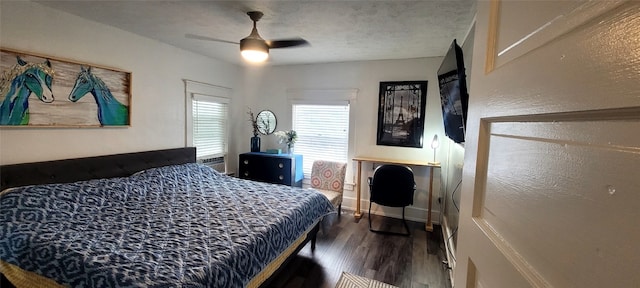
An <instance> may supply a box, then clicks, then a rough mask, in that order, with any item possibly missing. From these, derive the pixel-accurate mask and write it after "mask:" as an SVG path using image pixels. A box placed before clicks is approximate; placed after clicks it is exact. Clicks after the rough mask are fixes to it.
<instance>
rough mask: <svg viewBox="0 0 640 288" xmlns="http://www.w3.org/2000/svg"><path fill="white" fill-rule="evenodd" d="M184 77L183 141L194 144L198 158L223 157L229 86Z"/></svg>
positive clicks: (200, 159) (224, 153) (225, 149)
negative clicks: (184, 119)
mask: <svg viewBox="0 0 640 288" xmlns="http://www.w3.org/2000/svg"><path fill="white" fill-rule="evenodd" d="M183 81H184V84H185V96H186V97H185V108H186V111H185V115H186V131H185V132H186V133H185V144H186V145H187V146H189V147H192V146H193V147H196V158H197V159H198V161H200V162H211V160H215V159H212V158H222V159H223V160H222V161H224V158H225V156H226V154H227V149H228V148H227V146H228V145H227V140H228V139H227V138H228V137H229V136H228V135H229V132H228V127H227V126H228V122H229V120H228V117H229V116H228V114H229V112H228V110H229V103H230V95H231V89H230V88H226V87H222V86H217V85H211V84H207V83H203V82H197V81H191V80H187V79H184V80H183ZM216 161H219V159H218V160H216ZM209 164H212V165H213V164H218V163H217V162H215V163H209ZM222 166H226V164H225V163H223V165H222Z"/></svg>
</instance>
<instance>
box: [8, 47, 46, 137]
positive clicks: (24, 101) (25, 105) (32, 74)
mask: <svg viewBox="0 0 640 288" xmlns="http://www.w3.org/2000/svg"><path fill="white" fill-rule="evenodd" d="M16 58H17V60H18V64H16V65H14V66H13V67H11V69H9V70H8V71H5V72H4V73H3V75H2V79H1V81H0V95H4V97H5V98H4V100H3V101H2V105H0V125H28V124H29V96H31V94H35V95H36V97H38V99H40V101H42V102H44V103H51V102H53V100H54V98H53V92H51V82H52V81H53V73H54V70H53V69H52V68H51V62H49V60H46V61H45V62H44V63H27V62H26V61H24V60H22V59H21V58H20V56H17V57H16Z"/></svg>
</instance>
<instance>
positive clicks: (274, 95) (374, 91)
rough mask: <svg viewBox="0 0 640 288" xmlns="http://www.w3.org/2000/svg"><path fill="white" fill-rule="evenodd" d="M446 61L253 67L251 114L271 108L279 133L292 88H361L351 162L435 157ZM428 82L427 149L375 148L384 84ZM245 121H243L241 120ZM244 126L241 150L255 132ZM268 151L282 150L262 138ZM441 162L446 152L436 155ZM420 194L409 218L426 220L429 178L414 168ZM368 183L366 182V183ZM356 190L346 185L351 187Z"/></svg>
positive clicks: (349, 197)
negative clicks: (433, 144) (362, 158)
mask: <svg viewBox="0 0 640 288" xmlns="http://www.w3.org/2000/svg"><path fill="white" fill-rule="evenodd" d="M441 62H442V58H419V59H406V60H384V61H363V62H346V63H329V64H313V65H289V66H276V67H253V68H250V69H247V70H246V71H245V77H244V86H246V87H252V88H247V91H246V93H247V94H246V97H247V103H253V104H251V107H250V108H251V109H252V110H253V111H260V110H263V109H269V110H271V111H273V112H274V113H275V114H276V117H277V119H278V126H277V128H276V130H289V129H291V106H290V104H289V102H288V99H287V90H289V89H303V90H304V89H309V90H322V89H358V91H359V92H358V96H357V100H356V101H355V103H354V104H352V105H351V110H352V113H351V115H354V116H355V121H354V122H355V125H354V127H350V129H352V130H353V131H354V132H355V133H354V135H355V137H354V138H355V139H354V140H355V145H353V147H354V149H353V151H349V158H352V157H354V156H376V157H380V158H389V159H421V160H425V161H429V160H432V159H433V150H432V149H431V147H430V143H431V139H432V138H433V135H434V134H435V133H437V134H438V135H439V137H440V139H443V138H444V137H445V136H444V128H443V125H442V111H441V108H440V96H439V95H440V94H439V90H438V82H437V76H436V71H437V69H438V67H439V66H440V63H441ZM402 80H428V81H429V83H428V92H427V106H426V117H425V122H426V124H425V130H424V139H425V140H424V145H423V147H424V148H404V147H390V146H378V145H376V135H377V132H376V129H377V117H378V89H379V85H380V82H381V81H402ZM243 120H245V119H243ZM243 123H244V126H245V127H244V131H245V132H244V137H242V139H238V141H237V143H238V145H239V146H238V147H237V149H238V151H248V150H249V138H250V137H251V136H252V135H251V130H250V127H249V123H248V122H247V121H243ZM267 148H282V147H281V146H279V145H278V144H277V142H276V140H275V136H273V135H270V136H262V150H265V149H267ZM437 152H438V156H437V157H438V159H441V158H442V157H443V156H444V155H445V154H444V153H443V152H442V149H439V150H438V151H437ZM235 161H236V162H237V159H236V160H235ZM355 169H356V167H355V163H354V162H349V166H348V172H347V182H348V183H349V184H353V183H354V181H355V179H354V176H353V175H355V174H356V173H355ZM371 172H372V165H371V163H365V164H363V174H364V176H363V177H365V178H363V179H366V177H367V176H369V175H370V174H371ZM414 173H415V175H416V182H417V183H418V191H417V193H416V196H415V201H414V205H413V206H412V207H409V208H408V210H407V218H409V219H413V220H418V221H424V220H425V219H426V215H427V214H426V207H427V192H428V184H429V182H428V181H429V174H428V169H426V168H416V167H414ZM439 179H440V172H439V169H436V173H435V177H434V193H433V194H434V195H433V198H434V201H433V203H434V207H433V210H434V213H433V214H432V218H433V219H434V220H436V222H437V220H438V213H439V210H440V209H439V207H438V205H437V197H438V195H439V193H438V192H437V191H440V186H439V183H440V181H439ZM363 183H366V180H365V181H363ZM349 188H352V187H351V185H347V189H349ZM368 190H369V188H368V186H366V185H363V187H362V189H361V193H362V194H361V195H362V199H363V200H364V201H363V202H362V207H363V208H364V207H366V208H368V207H369V206H368V205H369V204H368V199H369V193H368ZM344 201H345V202H344V203H343V207H346V208H350V209H355V192H354V191H353V190H349V191H345V199H344ZM376 213H378V214H386V215H390V216H395V217H399V215H401V210H400V209H399V208H390V209H384V210H383V209H376Z"/></svg>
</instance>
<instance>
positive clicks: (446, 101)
mask: <svg viewBox="0 0 640 288" xmlns="http://www.w3.org/2000/svg"><path fill="white" fill-rule="evenodd" d="M438 86H440V104H441V105H442V120H443V121H444V132H445V134H447V136H448V137H449V138H451V140H453V141H454V142H456V143H463V142H464V135H465V131H466V125H467V106H468V105H469V94H468V93H467V81H466V76H465V70H464V60H463V59H462V48H460V46H458V44H457V43H456V40H453V43H451V46H450V47H449V51H447V55H445V56H444V60H442V64H440V68H439V69H438Z"/></svg>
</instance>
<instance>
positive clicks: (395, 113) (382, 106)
mask: <svg viewBox="0 0 640 288" xmlns="http://www.w3.org/2000/svg"><path fill="white" fill-rule="evenodd" d="M426 104H427V81H394V82H380V93H379V105H378V137H377V142H376V144H377V145H386V146H401V147H414V148H422V142H423V141H422V138H423V134H424V119H425V107H426Z"/></svg>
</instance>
